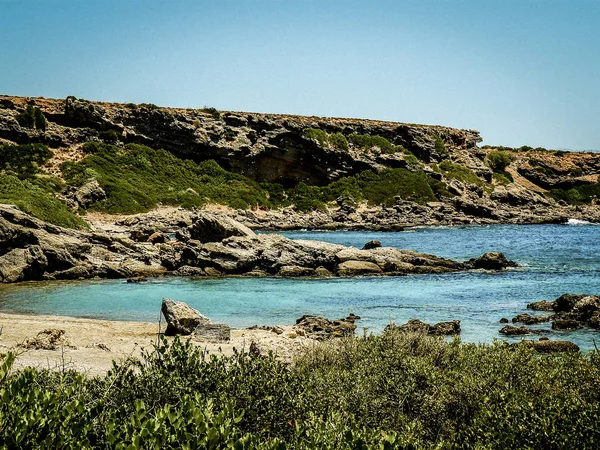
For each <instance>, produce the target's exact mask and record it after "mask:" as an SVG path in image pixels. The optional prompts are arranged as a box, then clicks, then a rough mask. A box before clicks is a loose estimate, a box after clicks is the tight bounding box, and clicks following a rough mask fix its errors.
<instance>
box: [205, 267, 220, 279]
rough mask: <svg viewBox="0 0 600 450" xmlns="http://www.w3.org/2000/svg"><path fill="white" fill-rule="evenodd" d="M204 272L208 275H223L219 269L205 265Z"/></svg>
mask: <svg viewBox="0 0 600 450" xmlns="http://www.w3.org/2000/svg"><path fill="white" fill-rule="evenodd" d="M204 272H206V275H208V276H209V277H222V276H223V273H222V272H221V271H219V270H217V269H215V268H214V267H205V268H204Z"/></svg>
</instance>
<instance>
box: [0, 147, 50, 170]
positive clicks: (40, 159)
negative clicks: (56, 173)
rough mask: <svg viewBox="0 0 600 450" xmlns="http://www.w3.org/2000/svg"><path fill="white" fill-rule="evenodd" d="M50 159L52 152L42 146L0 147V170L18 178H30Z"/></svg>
mask: <svg viewBox="0 0 600 450" xmlns="http://www.w3.org/2000/svg"><path fill="white" fill-rule="evenodd" d="M51 157H52V152H51V151H50V150H49V149H48V147H46V146H45V145H42V144H28V145H4V146H0V170H2V171H3V172H6V173H11V174H13V175H16V176H18V177H19V178H30V177H32V176H34V175H35V174H36V173H37V171H38V168H39V166H41V165H43V164H45V163H46V162H47V161H48V160H49V159H50V158H51Z"/></svg>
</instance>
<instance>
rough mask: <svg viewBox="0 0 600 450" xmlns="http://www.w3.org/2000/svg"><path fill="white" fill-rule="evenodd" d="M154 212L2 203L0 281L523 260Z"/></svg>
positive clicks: (435, 269) (408, 269)
mask: <svg viewBox="0 0 600 450" xmlns="http://www.w3.org/2000/svg"><path fill="white" fill-rule="evenodd" d="M147 217H149V216H143V215H142V216H136V217H127V218H125V219H122V220H121V221H120V222H118V225H119V227H120V228H119V229H114V228H113V229H111V228H110V227H107V228H106V229H104V230H95V231H79V230H72V229H66V228H61V227H57V226H55V225H51V224H48V223H46V222H43V221H41V220H38V219H35V218H34V217H32V216H30V215H28V214H25V213H23V212H22V211H20V210H19V209H17V208H15V207H13V206H10V205H0V280H1V281H2V282H4V283H12V282H18V281H28V280H61V279H91V278H132V281H133V280H141V279H143V278H140V277H150V276H164V275H174V276H212V277H221V276H251V277H264V276H279V277H351V276H363V275H368V276H383V275H391V276H394V275H406V274H425V273H445V272H456V271H466V270H474V269H485V270H502V269H505V268H507V267H515V266H516V263H514V262H512V261H508V260H507V259H506V257H505V256H504V255H503V254H501V253H494V252H490V253H486V254H484V255H483V256H481V257H480V258H474V259H471V260H469V261H464V262H463V261H453V260H450V259H444V258H439V257H436V256H434V255H428V254H422V253H418V252H414V251H410V250H397V249H394V248H385V247H380V246H378V245H377V244H373V245H372V246H371V248H369V249H357V248H354V247H344V246H342V245H336V244H330V243H326V242H319V241H312V240H292V239H288V238H285V237H284V236H281V235H277V234H256V233H254V232H253V231H252V230H251V229H249V228H248V227H246V226H244V225H243V224H241V223H239V222H237V221H236V220H234V219H231V218H230V217H228V216H226V215H214V214H210V213H207V212H203V211H200V212H194V213H187V212H186V213H183V212H182V214H180V215H170V216H168V217H169V218H168V220H166V221H165V222H161V221H160V220H158V221H157V220H156V218H155V217H152V218H151V220H150V221H147V220H145V218H147ZM166 230H168V231H169V232H167V231H166ZM373 247H374V248H373Z"/></svg>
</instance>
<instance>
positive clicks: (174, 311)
mask: <svg viewBox="0 0 600 450" xmlns="http://www.w3.org/2000/svg"><path fill="white" fill-rule="evenodd" d="M161 311H162V313H163V315H164V316H165V320H166V321H167V329H166V330H165V335H166V336H175V335H176V334H181V335H190V334H192V333H193V332H194V330H195V329H196V328H197V327H198V326H200V325H207V324H209V323H210V320H209V319H208V317H206V316H204V315H202V314H201V313H200V312H199V311H197V310H195V309H194V308H192V307H190V306H189V305H188V304H187V303H184V302H178V301H175V300H172V299H170V298H166V299H164V300H163V302H162V307H161Z"/></svg>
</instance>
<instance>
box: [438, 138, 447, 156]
mask: <svg viewBox="0 0 600 450" xmlns="http://www.w3.org/2000/svg"><path fill="white" fill-rule="evenodd" d="M435 151H436V153H437V154H438V155H440V156H442V157H448V155H449V153H448V149H446V144H445V143H444V140H443V139H442V138H441V137H440V136H437V137H436V138H435Z"/></svg>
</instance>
